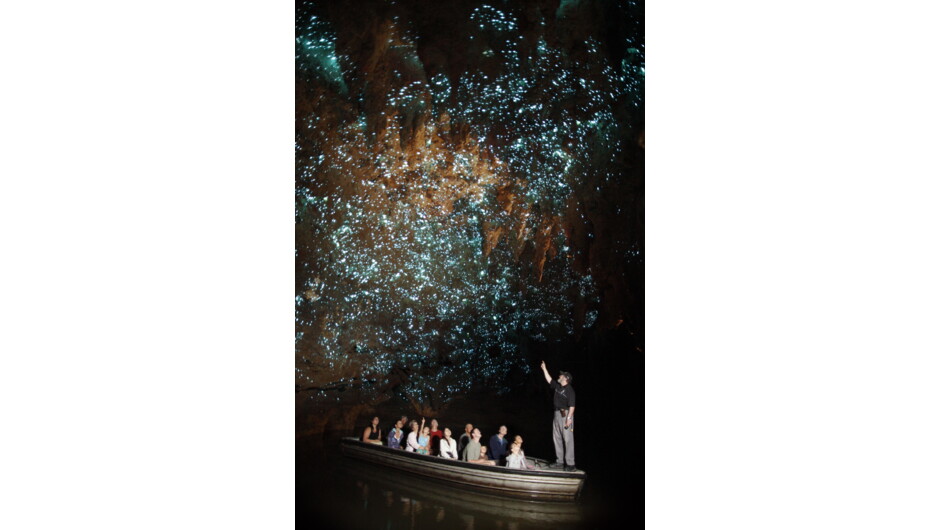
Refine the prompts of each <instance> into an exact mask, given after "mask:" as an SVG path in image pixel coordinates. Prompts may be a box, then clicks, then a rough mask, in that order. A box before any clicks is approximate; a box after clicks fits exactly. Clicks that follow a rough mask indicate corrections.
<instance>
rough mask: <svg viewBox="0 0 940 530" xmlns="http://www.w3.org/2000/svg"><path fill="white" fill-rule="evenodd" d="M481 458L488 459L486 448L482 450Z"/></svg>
mask: <svg viewBox="0 0 940 530" xmlns="http://www.w3.org/2000/svg"><path fill="white" fill-rule="evenodd" d="M480 458H486V447H481V448H480Z"/></svg>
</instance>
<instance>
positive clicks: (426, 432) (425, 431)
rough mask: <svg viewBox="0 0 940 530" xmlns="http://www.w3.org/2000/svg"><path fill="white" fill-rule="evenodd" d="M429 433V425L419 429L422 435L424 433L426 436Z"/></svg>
mask: <svg viewBox="0 0 940 530" xmlns="http://www.w3.org/2000/svg"><path fill="white" fill-rule="evenodd" d="M430 433H431V428H430V427H427V426H426V427H425V428H424V430H423V431H421V434H423V435H425V436H427V435H428V434H430Z"/></svg>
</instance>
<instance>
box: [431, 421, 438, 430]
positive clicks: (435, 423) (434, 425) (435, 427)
mask: <svg viewBox="0 0 940 530" xmlns="http://www.w3.org/2000/svg"><path fill="white" fill-rule="evenodd" d="M431 430H432V431H436V430H437V420H431Z"/></svg>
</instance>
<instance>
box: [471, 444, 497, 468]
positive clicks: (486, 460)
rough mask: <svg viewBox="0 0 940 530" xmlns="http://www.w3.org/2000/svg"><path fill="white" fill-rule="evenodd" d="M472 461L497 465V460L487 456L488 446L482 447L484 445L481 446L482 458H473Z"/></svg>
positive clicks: (472, 462) (473, 462)
mask: <svg viewBox="0 0 940 530" xmlns="http://www.w3.org/2000/svg"><path fill="white" fill-rule="evenodd" d="M470 463H471V464H484V465H487V466H495V465H496V460H490V459H489V458H487V456H486V447H482V446H481V447H480V458H479V460H471V461H470Z"/></svg>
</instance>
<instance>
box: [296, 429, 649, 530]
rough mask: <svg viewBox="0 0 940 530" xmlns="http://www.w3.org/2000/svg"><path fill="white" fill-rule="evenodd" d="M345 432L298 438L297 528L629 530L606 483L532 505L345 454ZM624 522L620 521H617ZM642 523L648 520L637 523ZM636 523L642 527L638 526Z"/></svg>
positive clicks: (617, 495) (618, 498) (591, 482)
mask: <svg viewBox="0 0 940 530" xmlns="http://www.w3.org/2000/svg"><path fill="white" fill-rule="evenodd" d="M340 438H341V435H340V434H333V435H327V436H323V437H319V436H317V437H309V438H305V439H298V440H297V443H296V448H297V454H296V458H297V528H336V529H344V528H350V529H353V528H355V529H387V530H390V529H405V528H407V529H417V528H464V529H477V528H505V529H518V530H525V529H545V528H561V529H567V528H571V529H581V528H613V527H617V528H622V527H625V526H628V527H629V526H634V525H630V524H624V523H626V522H627V520H629V516H627V515H625V514H626V511H625V510H624V508H625V507H624V505H623V503H624V502H625V501H627V500H628V499H626V498H624V497H623V495H622V493H623V492H621V491H618V490H617V489H616V488H614V489H613V490H612V489H611V485H610V484H605V483H604V482H603V477H604V475H603V473H599V476H598V477H591V476H590V474H589V478H588V481H587V482H585V486H584V490H583V493H582V496H581V498H580V499H579V501H578V502H574V503H571V502H566V503H565V502H532V501H521V500H516V499H506V498H500V497H496V496H491V495H485V494H479V493H474V492H470V491H466V490H465V489H463V488H461V487H459V486H452V485H449V484H444V483H440V482H436V481H432V480H429V479H423V478H420V477H415V476H412V475H409V474H407V473H403V472H397V471H395V470H392V469H388V468H382V467H377V466H371V465H368V464H364V463H361V462H359V461H357V460H354V459H349V458H347V457H344V456H343V455H342V454H341V453H340V451H339V439H340ZM612 493H613V495H611V494H612ZM618 518H619V519H620V521H621V523H620V524H614V523H615V520H617V519H618ZM636 522H638V523H639V524H642V521H641V520H640V521H636ZM636 527H639V526H638V525H636Z"/></svg>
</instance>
